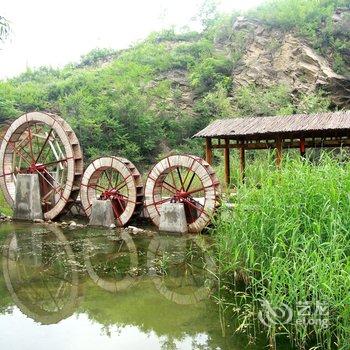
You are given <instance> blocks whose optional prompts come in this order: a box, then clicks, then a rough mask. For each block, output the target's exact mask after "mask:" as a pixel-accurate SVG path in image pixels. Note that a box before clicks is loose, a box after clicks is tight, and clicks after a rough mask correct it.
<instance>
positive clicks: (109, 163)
mask: <svg viewBox="0 0 350 350" xmlns="http://www.w3.org/2000/svg"><path fill="white" fill-rule="evenodd" d="M80 197H81V202H82V205H83V208H84V210H85V213H86V215H87V216H90V215H91V207H92V203H93V202H94V201H95V200H97V199H99V200H108V199H109V200H110V201H111V202H112V208H113V213H114V216H115V219H116V222H117V224H118V226H124V225H125V224H126V223H127V222H128V221H129V220H130V219H131V217H132V216H133V215H134V214H137V213H138V212H140V210H141V207H142V200H143V186H142V181H141V175H140V173H139V171H138V170H137V168H136V167H135V165H134V164H133V163H131V162H130V161H129V160H127V159H125V158H120V157H101V158H98V159H96V160H94V161H93V162H92V163H91V164H90V165H89V166H88V167H87V169H86V170H85V172H84V175H83V179H82V183H81V191H80Z"/></svg>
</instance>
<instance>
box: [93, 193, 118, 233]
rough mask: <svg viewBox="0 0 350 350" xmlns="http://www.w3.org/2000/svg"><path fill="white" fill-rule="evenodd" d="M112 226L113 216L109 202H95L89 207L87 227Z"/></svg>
mask: <svg viewBox="0 0 350 350" xmlns="http://www.w3.org/2000/svg"><path fill="white" fill-rule="evenodd" d="M111 225H114V214H113V209H112V202H111V201H110V200H95V201H94V202H93V203H92V207H91V216H90V221H89V226H103V227H111Z"/></svg>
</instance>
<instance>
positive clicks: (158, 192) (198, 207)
mask: <svg viewBox="0 0 350 350" xmlns="http://www.w3.org/2000/svg"><path fill="white" fill-rule="evenodd" d="M219 196H220V183H219V180H218V178H217V177H216V174H215V172H214V170H213V168H212V167H211V166H210V165H209V164H208V163H207V162H206V161H204V160H203V159H202V158H199V157H196V156H191V155H174V156H169V157H166V158H164V159H163V160H161V161H160V162H159V163H158V164H156V165H155V166H154V167H153V168H152V169H151V171H150V172H149V174H148V177H147V181H146V186H145V207H146V208H147V211H148V213H149V215H150V217H151V219H152V221H153V222H154V224H155V225H157V226H159V220H160V206H161V205H162V204H163V203H167V202H179V203H183V204H184V207H185V213H186V219H187V223H188V230H189V232H200V231H201V230H202V229H203V228H204V227H205V226H206V225H207V224H208V223H209V222H210V219H211V217H212V215H213V213H214V211H215V209H216V208H217V206H218V205H219Z"/></svg>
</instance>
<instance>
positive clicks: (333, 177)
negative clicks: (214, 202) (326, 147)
mask: <svg viewBox="0 0 350 350" xmlns="http://www.w3.org/2000/svg"><path fill="white" fill-rule="evenodd" d="M254 167H256V169H257V172H258V173H259V176H258V177H259V179H258V185H257V183H256V181H252V180H251V181H249V182H247V183H246V184H241V185H239V187H238V190H237V195H236V196H235V199H234V203H235V207H234V208H233V209H232V208H227V207H226V208H225V206H223V208H222V210H221V213H220V215H219V217H218V218H217V222H216V225H215V229H214V237H215V242H216V246H217V254H218V260H219V265H220V276H221V278H222V283H221V284H224V285H225V284H226V290H230V292H229V293H226V294H225V295H226V296H225V299H224V298H223V297H222V298H223V300H222V302H223V303H226V308H231V310H232V311H234V312H235V313H236V317H237V318H238V319H239V320H240V324H239V327H238V328H239V329H245V328H249V327H252V328H253V329H254V330H256V328H257V327H258V328H260V329H261V328H264V327H266V329H267V332H268V335H269V338H270V342H271V344H276V339H277V340H278V339H279V335H280V334H283V335H284V336H287V337H288V338H290V340H291V341H292V342H293V343H294V344H295V346H296V347H297V348H306V347H307V348H310V346H311V345H312V346H315V347H317V346H318V347H320V348H325V349H331V348H343V349H348V348H349V347H350V344H349V339H350V308H349V305H350V293H349V291H350V258H349V256H350V164H349V163H347V162H340V161H339V159H337V160H336V159H332V158H331V157H330V156H327V155H324V156H323V157H321V159H320V160H319V161H318V163H317V165H315V164H312V163H311V162H309V161H305V160H304V161H302V160H299V159H287V160H285V161H284V164H283V167H282V169H280V170H271V167H270V168H266V171H265V172H264V170H262V168H261V167H260V166H259V164H253V165H251V168H250V169H249V172H250V173H251V174H254ZM229 281H232V285H229V284H230V282H229ZM242 286H243V287H242ZM263 301H266V302H268V305H269V306H270V307H271V309H270V314H269V315H267V314H266V312H269V311H266V309H265V311H264V308H263V307H262V303H263ZM286 308H290V309H291V310H292V318H291V319H287V316H288V315H289V314H287V313H286V312H287V311H288V310H286ZM271 310H272V311H276V313H275V314H274V313H273V312H272V311H271ZM259 311H260V316H261V315H263V317H265V320H266V319H267V317H266V316H269V320H267V322H266V323H267V325H263V323H262V322H261V321H259V317H258V315H259ZM284 311H286V312H285V313H284V314H283V312H284ZM264 312H265V314H264ZM302 313H303V314H302ZM303 315H304V316H303ZM321 320H323V321H321ZM310 344H311V345H310Z"/></svg>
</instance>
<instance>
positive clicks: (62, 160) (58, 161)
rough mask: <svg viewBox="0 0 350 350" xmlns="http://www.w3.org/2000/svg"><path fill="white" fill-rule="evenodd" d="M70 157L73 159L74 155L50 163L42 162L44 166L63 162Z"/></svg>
mask: <svg viewBox="0 0 350 350" xmlns="http://www.w3.org/2000/svg"><path fill="white" fill-rule="evenodd" d="M69 159H73V157H67V158H63V159H59V160H55V161H53V162H50V163H45V164H41V165H42V166H45V167H48V166H51V165H54V164H58V163H62V162H66V161H67V160H69Z"/></svg>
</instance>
